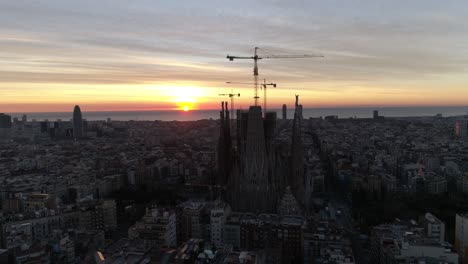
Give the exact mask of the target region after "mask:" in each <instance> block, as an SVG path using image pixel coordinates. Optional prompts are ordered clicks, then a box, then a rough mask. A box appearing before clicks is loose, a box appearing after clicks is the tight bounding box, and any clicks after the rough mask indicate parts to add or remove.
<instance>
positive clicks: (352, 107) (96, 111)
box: [0, 105, 468, 114]
mask: <svg viewBox="0 0 468 264" xmlns="http://www.w3.org/2000/svg"><path fill="white" fill-rule="evenodd" d="M249 107H250V106H249ZM428 107H429V108H444V107H467V108H468V105H385V106H333V107H330V106H325V107H321V106H317V107H304V108H303V109H359V108H361V109H364V108H368V109H374V110H379V109H385V108H428ZM80 108H81V106H80ZM247 109H248V108H237V109H236V110H247ZM268 109H269V110H279V111H281V110H282V108H281V107H280V108H271V107H270V108H268ZM288 109H289V110H292V109H294V107H291V108H288ZM219 110H220V109H219V108H208V109H191V110H190V111H188V113H189V112H199V111H219ZM153 111H160V112H161V111H167V112H184V111H183V110H182V109H140V110H139V109H128V110H94V111H83V110H82V111H81V112H82V113H99V112H153ZM467 111H468V109H467ZM68 112H70V113H72V112H73V111H72V110H71V111H22V112H19V111H18V112H16V111H15V112H6V111H5V112H1V111H0V113H4V114H24V113H68Z"/></svg>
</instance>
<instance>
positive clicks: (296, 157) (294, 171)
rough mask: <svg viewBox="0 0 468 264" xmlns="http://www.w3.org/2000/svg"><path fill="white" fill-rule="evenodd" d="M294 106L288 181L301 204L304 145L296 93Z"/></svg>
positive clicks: (303, 181) (302, 201)
mask: <svg viewBox="0 0 468 264" xmlns="http://www.w3.org/2000/svg"><path fill="white" fill-rule="evenodd" d="M295 106H296V109H295V111H294V120H293V134H292V144H291V162H290V164H291V168H290V169H291V171H290V176H289V180H288V183H289V186H290V187H291V190H292V192H293V193H294V196H296V199H297V200H298V202H299V203H302V204H303V203H304V202H305V201H304V198H305V189H304V184H305V180H304V145H303V140H302V105H300V104H299V95H296V103H295Z"/></svg>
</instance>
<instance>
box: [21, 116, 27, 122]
mask: <svg viewBox="0 0 468 264" xmlns="http://www.w3.org/2000/svg"><path fill="white" fill-rule="evenodd" d="M21 121H23V123H26V122H28V116H27V115H23V117H22V118H21Z"/></svg>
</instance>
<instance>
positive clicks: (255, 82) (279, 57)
mask: <svg viewBox="0 0 468 264" xmlns="http://www.w3.org/2000/svg"><path fill="white" fill-rule="evenodd" d="M258 50H263V49H260V48H259V47H255V48H254V55H253V56H251V57H249V56H245V57H243V56H229V54H228V55H227V56H226V58H227V59H229V61H234V60H237V59H249V60H253V61H254V69H253V75H254V103H255V106H257V105H258V98H259V97H258V60H262V59H297V58H314V57H317V58H323V55H307V54H304V55H293V54H289V55H265V56H259V55H258Z"/></svg>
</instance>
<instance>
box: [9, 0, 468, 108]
mask: <svg viewBox="0 0 468 264" xmlns="http://www.w3.org/2000/svg"><path fill="white" fill-rule="evenodd" d="M467 10H468V2H467V1H461V0H460V1H456V0H454V1H440V0H437V1H433V0H412V1H407V0H392V1H375V0H349V1H345V0H341V1H337V0H329V1H310V0H308V1H305V0H304V1H279V0H278V1H273V0H272V1H265V0H257V1H243V0H240V1H216V0H213V1H202V0H201V1H193V0H189V1H183V0H179V1H163V0H160V1H159V0H158V1H154V0H136V1H128V0H99V1H95V0H80V1H68V0H41V1H39V0H30V1H24V0H15V1H7V0H5V1H0V65H1V66H0V112H53V111H72V110H73V106H74V105H75V104H79V105H80V106H81V109H82V110H83V111H101V110H102V111H113V110H115V111H118V110H120V111H125V110H157V109H183V108H184V107H189V109H215V108H218V107H219V102H220V101H221V100H227V99H228V98H223V97H221V96H219V94H220V93H229V92H230V91H231V89H232V91H233V92H236V93H240V94H241V96H240V97H239V98H236V99H235V104H236V105H235V106H236V107H241V108H247V107H248V106H249V105H252V104H253V99H252V97H253V88H252V85H248V84H226V81H231V82H245V83H251V82H253V76H252V68H253V62H252V61H251V60H238V61H234V62H230V61H228V60H227V59H226V55H227V54H229V55H236V56H252V55H253V50H254V47H255V46H258V47H260V52H259V53H260V55H262V54H263V55H266V54H319V55H324V56H325V57H324V58H302V59H264V60H261V61H260V62H259V74H260V76H259V78H260V79H261V80H263V79H264V78H265V79H266V80H267V81H269V82H275V83H277V87H276V88H270V89H268V97H267V98H268V107H269V108H280V107H281V105H282V104H283V103H286V104H288V105H291V106H292V105H293V103H294V95H295V94H299V95H300V101H301V103H302V104H303V105H304V107H350V106H356V107H363V106H369V107H375V106H418V105H424V106H432V105H434V106H436V105H437V106H442V105H443V106H448V105H468V89H467V88H468V74H467V73H468V67H467V65H468V16H467V15H466V11H467ZM260 95H261V96H262V97H263V91H260ZM261 100H262V98H261Z"/></svg>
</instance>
